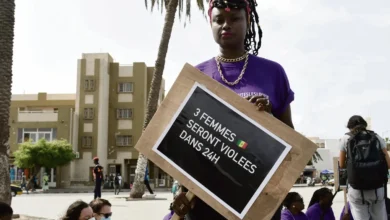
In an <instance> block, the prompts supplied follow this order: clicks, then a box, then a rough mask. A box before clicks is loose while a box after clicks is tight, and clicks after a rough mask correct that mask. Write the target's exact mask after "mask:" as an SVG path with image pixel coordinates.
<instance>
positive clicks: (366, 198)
mask: <svg viewBox="0 0 390 220" xmlns="http://www.w3.org/2000/svg"><path fill="white" fill-rule="evenodd" d="M347 128H348V129H349V130H350V133H349V134H346V135H344V136H343V138H342V139H341V145H340V168H347V170H348V175H350V177H355V178H354V179H358V181H357V182H359V183H363V184H362V185H366V184H367V183H369V186H368V187H370V188H367V190H361V189H359V188H357V187H356V188H355V185H354V184H353V182H352V181H350V180H348V182H349V187H348V201H349V204H350V206H351V213H352V214H353V216H354V217H355V218H356V219H375V220H377V219H378V220H384V219H387V213H386V203H385V198H386V196H385V188H384V186H385V185H387V179H386V173H387V169H386V168H390V158H389V154H388V153H387V148H386V142H385V141H384V140H383V139H382V138H381V137H380V136H379V135H377V134H375V133H374V132H372V131H368V130H367V122H366V121H365V120H364V119H363V117H362V116H360V115H354V116H352V117H351V118H350V119H349V120H348V124H347ZM351 136H352V137H356V138H353V139H351V140H352V142H349V140H350V138H351ZM372 137H374V138H375V142H372V143H376V144H377V145H376V146H377V147H379V148H380V149H377V150H378V151H373V150H371V151H370V153H369V154H367V155H368V157H369V158H370V159H371V160H375V162H381V161H380V159H378V160H377V159H376V158H377V157H375V154H376V152H381V153H382V154H383V156H384V159H385V160H386V161H384V160H383V162H381V163H374V162H369V163H371V164H374V165H375V164H378V165H379V167H374V168H371V167H368V168H367V166H366V164H369V163H368V162H365V163H364V164H363V165H364V166H360V167H357V168H359V169H360V170H359V171H360V172H359V171H356V170H355V172H350V171H354V169H355V168H356V167H355V166H351V167H346V160H347V145H348V144H349V143H355V141H356V140H363V141H367V139H366V138H369V142H368V143H371V141H372V140H373V139H372ZM365 139H366V140H365ZM360 143H361V142H360V141H359V144H360ZM366 143H367V142H366ZM351 146H353V145H351ZM356 146H357V145H356ZM351 149H353V148H351ZM364 149H367V147H366V146H365V145H363V146H362V150H364ZM374 149H375V148H374ZM379 150H380V151H379ZM367 152H368V151H367ZM348 153H349V155H353V152H351V153H350V152H348ZM360 154H363V153H360ZM360 154H359V155H360ZM363 155H366V151H364V154H363ZM372 155H374V157H371V156H372ZM376 155H378V154H376ZM378 156H379V155H378ZM381 157H382V156H381ZM351 158H354V157H353V156H351ZM381 164H382V165H381ZM350 165H354V164H349V165H348V166H350ZM386 165H387V167H386ZM361 167H364V168H365V169H361ZM381 167H382V169H381ZM349 169H350V170H349ZM361 170H363V171H365V172H366V173H364V172H361ZM367 170H368V172H367ZM373 170H375V171H376V172H372V171H373ZM381 170H382V171H383V172H381ZM370 173H374V174H376V176H374V177H379V183H378V178H376V179H375V178H372V176H367V175H366V174H370ZM381 173H383V177H382V176H381ZM352 174H353V175H352ZM357 174H360V175H357ZM371 184H373V185H372V186H371ZM366 187H367V186H366ZM371 187H373V188H371Z"/></svg>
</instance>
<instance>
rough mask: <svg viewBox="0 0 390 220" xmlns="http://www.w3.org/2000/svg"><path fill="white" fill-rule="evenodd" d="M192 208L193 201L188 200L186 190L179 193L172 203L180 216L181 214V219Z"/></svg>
mask: <svg viewBox="0 0 390 220" xmlns="http://www.w3.org/2000/svg"><path fill="white" fill-rule="evenodd" d="M191 208H192V205H191V202H190V201H188V199H187V197H186V193H185V192H182V193H180V194H179V195H177V196H176V198H175V200H174V201H173V203H172V209H173V211H174V212H175V213H176V214H177V215H178V216H180V219H183V218H184V216H185V215H186V214H187V213H188V212H189V211H190V210H191Z"/></svg>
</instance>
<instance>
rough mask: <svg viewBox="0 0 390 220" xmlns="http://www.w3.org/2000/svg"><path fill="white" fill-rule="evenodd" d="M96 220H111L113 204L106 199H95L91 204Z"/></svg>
mask: <svg viewBox="0 0 390 220" xmlns="http://www.w3.org/2000/svg"><path fill="white" fill-rule="evenodd" d="M89 206H91V208H92V210H93V216H94V217H95V219H96V220H110V219H111V216H112V212H111V203H110V202H109V201H108V200H105V199H100V198H98V199H95V200H92V202H90V203H89Z"/></svg>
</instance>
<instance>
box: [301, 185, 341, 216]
mask: <svg viewBox="0 0 390 220" xmlns="http://www.w3.org/2000/svg"><path fill="white" fill-rule="evenodd" d="M332 203H333V194H332V191H331V190H330V189H328V188H326V187H324V188H321V189H318V190H316V191H315V192H314V194H313V197H312V198H311V200H310V204H309V208H308V209H307V211H306V216H307V218H308V219H309V220H336V218H335V216H334V213H333V209H332Z"/></svg>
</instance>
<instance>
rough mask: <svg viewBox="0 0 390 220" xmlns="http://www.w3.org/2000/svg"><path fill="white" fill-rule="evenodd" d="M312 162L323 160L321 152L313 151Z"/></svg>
mask: <svg viewBox="0 0 390 220" xmlns="http://www.w3.org/2000/svg"><path fill="white" fill-rule="evenodd" d="M311 159H312V161H313V162H314V163H317V162H318V161H320V160H321V161H323V159H322V157H321V154H320V153H318V151H316V152H314V154H313V157H312V158H311Z"/></svg>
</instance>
